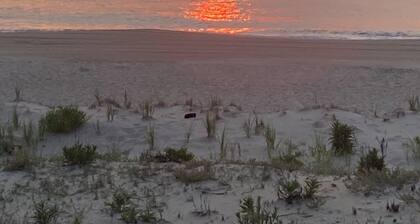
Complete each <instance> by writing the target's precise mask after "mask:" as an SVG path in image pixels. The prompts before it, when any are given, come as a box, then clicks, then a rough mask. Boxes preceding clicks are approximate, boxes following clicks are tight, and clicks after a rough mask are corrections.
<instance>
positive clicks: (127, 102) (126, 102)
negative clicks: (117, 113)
mask: <svg viewBox="0 0 420 224" xmlns="http://www.w3.org/2000/svg"><path fill="white" fill-rule="evenodd" d="M123 103H124V107H125V109H130V108H131V100H130V99H129V98H128V94H127V90H124V102H123Z"/></svg>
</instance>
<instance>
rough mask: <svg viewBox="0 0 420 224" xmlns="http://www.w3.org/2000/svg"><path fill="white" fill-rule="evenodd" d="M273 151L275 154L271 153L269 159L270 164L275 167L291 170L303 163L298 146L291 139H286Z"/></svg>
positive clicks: (298, 167)
mask: <svg viewBox="0 0 420 224" xmlns="http://www.w3.org/2000/svg"><path fill="white" fill-rule="evenodd" d="M273 152H275V153H276V154H272V155H271V158H270V160H271V164H272V165H273V166H275V167H277V168H281V169H285V170H288V171H290V172H292V171H294V170H298V169H300V168H301V167H303V165H304V163H303V161H301V160H300V157H301V156H302V152H301V151H299V147H298V146H297V145H296V144H294V143H293V142H292V140H291V139H286V140H285V141H284V142H283V144H279V145H278V146H277V149H276V151H273Z"/></svg>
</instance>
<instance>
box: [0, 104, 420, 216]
mask: <svg viewBox="0 0 420 224" xmlns="http://www.w3.org/2000/svg"><path fill="white" fill-rule="evenodd" d="M17 105H18V107H17V108H18V113H19V115H20V118H21V121H22V122H24V121H28V120H37V119H38V118H39V117H40V116H41V115H42V114H44V113H45V112H46V111H47V110H48V108H47V107H44V106H41V105H37V104H32V103H25V102H21V103H18V104H17ZM14 106H15V103H7V104H5V105H4V106H3V110H2V113H1V115H2V120H3V121H6V120H8V119H10V114H11V112H12V110H13V107H14ZM82 109H83V110H84V111H86V113H87V114H88V115H89V117H90V120H89V122H88V123H87V124H86V125H84V126H83V127H82V128H81V129H79V130H78V131H76V132H75V133H72V134H68V135H49V136H48V137H47V140H45V141H42V142H40V144H39V147H38V149H37V151H36V153H37V155H41V156H42V157H44V158H48V157H51V156H53V155H60V154H61V149H62V147H63V146H65V145H72V144H74V143H75V142H77V141H80V142H83V143H90V144H95V145H98V147H99V148H98V150H99V151H100V152H106V151H109V150H110V149H111V147H115V148H117V149H118V150H128V151H129V153H130V156H131V158H134V156H136V155H139V154H140V153H141V152H144V150H145V149H146V148H147V147H148V146H147V144H146V142H145V130H146V127H147V126H148V125H149V124H150V122H149V121H144V120H142V119H141V116H140V115H139V114H137V113H134V112H133V110H128V111H127V110H118V113H117V115H116V117H115V120H114V121H112V122H108V121H107V120H106V117H105V108H94V109H88V108H82ZM187 111H188V110H187V108H185V107H183V106H175V107H167V108H166V107H165V108H158V109H157V111H156V114H155V116H154V120H153V121H152V123H153V125H154V127H155V128H156V134H157V146H158V148H159V149H164V148H166V147H180V146H182V145H185V133H186V132H187V130H188V129H189V127H192V135H191V139H190V142H189V143H188V144H187V146H188V148H189V150H190V151H191V152H193V153H194V154H195V155H196V156H197V157H198V158H201V159H216V158H218V156H219V150H218V147H219V140H220V135H221V132H222V129H223V128H226V136H227V137H226V138H227V140H226V141H227V142H228V143H238V144H240V148H241V155H240V156H238V155H236V153H235V157H234V158H233V159H234V160H241V161H247V160H249V159H257V160H266V159H267V154H266V149H265V142H264V138H263V137H262V136H255V135H253V136H252V137H251V138H250V139H248V138H246V137H245V135H244V132H243V130H242V124H243V122H244V121H245V120H246V119H247V118H248V117H249V113H246V112H241V111H238V110H236V109H235V108H233V107H226V108H225V112H224V113H222V114H221V115H222V119H221V120H220V121H219V122H218V137H217V138H216V139H208V138H207V137H206V132H205V128H204V124H203V120H204V113H200V111H199V109H196V110H194V111H196V112H198V117H197V118H196V119H193V120H184V119H183V115H184V113H185V112H187ZM333 115H335V116H336V117H337V119H339V120H340V121H342V122H345V123H348V124H351V125H353V126H354V128H355V129H356V130H357V132H356V136H357V139H358V142H357V152H356V154H355V155H354V157H353V159H352V161H353V164H354V163H356V162H357V158H358V157H359V156H360V155H361V154H362V153H363V151H364V150H365V149H366V147H368V146H374V147H377V146H378V143H377V138H382V137H386V139H387V140H388V142H389V147H388V151H387V152H386V155H387V157H386V161H387V164H388V165H387V166H388V167H389V168H393V167H397V166H399V167H404V168H409V169H412V168H415V167H416V163H415V162H414V161H412V160H410V161H407V157H406V155H407V151H406V149H405V148H404V147H403V143H405V142H407V141H408V139H409V137H411V136H412V135H415V134H417V133H418V130H420V117H419V116H418V115H417V114H410V113H408V115H407V116H405V117H402V118H398V119H396V118H395V119H391V121H389V122H384V121H383V119H382V118H368V117H365V116H363V115H361V114H357V113H353V112H348V111H343V110H338V109H333V108H319V109H313V110H307V111H300V112H299V111H286V112H285V113H267V114H262V115H261V119H263V120H264V121H265V122H266V123H267V124H270V125H272V127H274V128H275V129H276V130H277V134H278V138H279V139H281V140H285V139H292V140H293V142H295V143H296V144H297V145H298V146H299V150H301V151H302V152H303V153H304V154H305V155H306V156H304V158H307V159H309V146H310V145H311V144H313V137H314V134H315V133H318V134H319V135H320V136H322V137H323V138H324V139H326V138H328V135H329V124H330V122H331V119H332V116H333ZM97 121H99V124H100V133H99V134H98V133H97V132H96V130H95V126H96V122H97ZM228 158H229V159H230V158H231V156H230V153H229V155H228ZM307 159H304V161H306V163H307V165H308V164H309V161H310V160H307ZM176 167H178V166H177V165H174V164H152V165H151V166H150V165H148V164H147V163H139V162H113V163H107V162H103V161H102V162H97V163H95V165H93V166H92V167H91V168H88V169H80V168H77V167H66V166H62V165H60V164H54V163H46V164H45V165H43V166H39V167H38V168H36V170H35V171H34V172H30V173H25V172H4V171H3V172H0V183H2V184H1V187H0V192H2V197H3V198H4V203H5V204H6V206H5V209H3V210H2V211H3V212H6V213H7V214H15V216H14V217H21V219H24V218H23V217H25V214H27V215H28V214H29V215H30V214H31V209H32V206H33V202H32V200H35V201H37V200H41V199H45V198H49V199H50V202H51V203H54V202H55V203H59V205H60V208H61V209H62V210H63V211H64V212H63V213H62V214H61V215H60V220H61V222H63V223H65V221H64V220H71V218H72V217H74V212H75V211H74V208H76V210H82V209H85V216H84V217H85V218H84V221H85V222H86V223H100V222H101V223H122V222H121V221H120V220H119V216H114V217H111V216H109V211H108V210H107V209H106V206H105V202H106V201H110V200H111V196H112V195H111V194H112V192H113V191H114V190H115V189H116V188H117V187H122V188H124V189H126V190H127V191H129V192H131V193H133V194H135V195H137V196H136V203H137V204H138V206H139V207H144V206H145V203H146V201H147V200H149V199H150V198H149V197H150V196H147V193H145V192H147V191H151V192H153V194H155V197H153V200H156V202H154V203H157V205H156V206H157V208H159V209H162V211H163V213H162V214H163V218H164V219H165V220H167V221H169V222H170V223H180V224H181V223H236V217H235V213H236V212H237V211H238V209H239V207H238V205H239V201H240V199H242V198H243V197H245V196H248V195H251V196H253V197H257V196H262V197H263V199H264V200H267V201H268V202H270V206H271V207H277V208H279V211H280V214H282V215H284V218H283V220H284V221H287V222H291V221H295V222H298V223H319V224H321V223H323V224H324V223H377V221H378V220H379V219H381V220H383V221H384V222H385V223H395V222H394V220H396V223H411V224H414V223H417V222H416V221H415V220H417V219H418V218H419V217H418V213H417V208H416V206H415V205H407V204H405V203H402V202H401V201H400V199H399V195H401V194H410V189H409V186H406V187H404V188H403V189H400V190H398V189H395V188H384V189H383V192H374V193H370V194H363V191H360V192H354V191H353V189H352V188H349V187H347V186H346V185H347V184H348V183H349V180H348V177H339V176H324V177H322V176H320V177H318V179H319V180H320V181H321V183H322V187H321V190H320V192H319V195H320V196H321V197H323V198H325V200H326V202H325V204H324V205H322V206H321V207H320V208H317V209H311V208H308V207H307V206H306V205H305V203H299V204H294V205H287V204H285V203H284V202H283V201H279V200H277V196H276V191H277V186H278V181H279V180H281V179H282V178H284V177H285V176H284V175H286V174H285V173H282V172H279V170H275V169H273V170H271V169H269V170H266V169H262V168H261V167H258V166H253V165H243V166H240V165H234V164H223V163H222V164H219V165H215V166H214V167H213V169H214V170H215V171H216V177H217V179H216V180H211V181H205V182H202V183H196V184H192V185H184V184H182V183H180V182H179V181H177V180H176V179H175V178H174V176H173V170H174V169H176ZM344 168H345V167H344ZM346 169H347V168H346ZM142 170H147V171H148V172H152V173H153V174H149V175H146V174H145V173H144V171H142ZM291 175H292V176H297V177H298V178H299V179H300V180H301V181H303V180H304V178H305V177H307V176H310V175H311V172H310V170H309V172H303V173H302V172H293V173H292V174H291ZM99 180H102V181H105V183H104V184H103V186H102V184H101V187H94V186H96V185H95V184H96V183H97V182H98V181H99ZM16 192H21V193H16ZM203 192H204V193H203ZM34 194H35V195H34ZM392 201H396V202H397V203H399V204H401V211H400V213H395V214H394V213H389V212H387V211H386V209H385V207H386V204H387V203H388V202H392ZM203 204H204V205H203ZM207 205H209V206H210V207H211V210H214V213H213V214H212V215H210V216H203V217H201V216H199V215H196V214H195V213H194V212H199V211H201V212H202V208H201V207H202V206H207ZM353 208H356V209H357V210H358V214H357V215H353V214H352V209H353ZM159 209H157V210H159ZM15 212H17V213H15ZM222 220H224V221H222Z"/></svg>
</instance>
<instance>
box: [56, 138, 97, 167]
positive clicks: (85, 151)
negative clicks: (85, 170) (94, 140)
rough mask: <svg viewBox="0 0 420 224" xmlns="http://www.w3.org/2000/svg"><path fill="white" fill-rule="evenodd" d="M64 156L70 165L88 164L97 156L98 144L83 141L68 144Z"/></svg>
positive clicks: (64, 149)
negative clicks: (85, 143)
mask: <svg viewBox="0 0 420 224" xmlns="http://www.w3.org/2000/svg"><path fill="white" fill-rule="evenodd" d="M63 156H64V159H65V161H66V162H67V164H68V165H78V166H84V165H88V164H90V163H92V162H93V161H94V160H95V159H96V157H97V153H96V146H95V145H83V144H81V143H76V144H74V145H73V146H71V147H67V146H66V147H64V148H63Z"/></svg>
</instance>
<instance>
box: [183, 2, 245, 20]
mask: <svg viewBox="0 0 420 224" xmlns="http://www.w3.org/2000/svg"><path fill="white" fill-rule="evenodd" d="M185 17H186V18H193V19H196V20H200V21H209V22H233V21H235V22H245V21H249V20H250V19H251V18H250V14H249V13H248V12H246V11H245V10H243V9H241V7H240V5H239V3H238V1H237V0H205V1H200V2H193V3H191V7H190V9H189V10H186V11H185Z"/></svg>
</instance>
